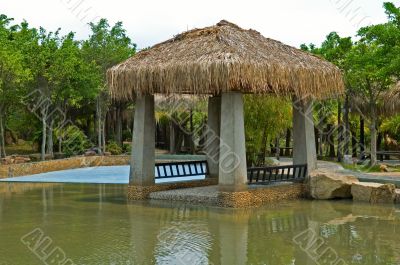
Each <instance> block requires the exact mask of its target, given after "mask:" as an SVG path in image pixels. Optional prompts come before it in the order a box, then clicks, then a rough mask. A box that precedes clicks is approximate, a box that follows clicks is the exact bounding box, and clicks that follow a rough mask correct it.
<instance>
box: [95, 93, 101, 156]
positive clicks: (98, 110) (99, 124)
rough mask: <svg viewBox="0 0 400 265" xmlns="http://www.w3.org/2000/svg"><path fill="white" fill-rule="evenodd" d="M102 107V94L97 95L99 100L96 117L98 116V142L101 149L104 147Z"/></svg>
mask: <svg viewBox="0 0 400 265" xmlns="http://www.w3.org/2000/svg"><path fill="white" fill-rule="evenodd" d="M101 116H102V115H101V107H100V96H99V97H97V102H96V118H97V144H98V148H99V149H100V150H101V149H102V134H101V131H102V126H101V120H102V119H101Z"/></svg>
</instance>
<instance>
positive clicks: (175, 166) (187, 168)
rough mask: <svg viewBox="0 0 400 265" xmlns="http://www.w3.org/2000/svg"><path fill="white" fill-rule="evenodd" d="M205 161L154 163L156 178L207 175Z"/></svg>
mask: <svg viewBox="0 0 400 265" xmlns="http://www.w3.org/2000/svg"><path fill="white" fill-rule="evenodd" d="M208 175H209V171H208V165H207V161H184V162H167V163H157V164H156V179H165V178H181V177H194V176H208Z"/></svg>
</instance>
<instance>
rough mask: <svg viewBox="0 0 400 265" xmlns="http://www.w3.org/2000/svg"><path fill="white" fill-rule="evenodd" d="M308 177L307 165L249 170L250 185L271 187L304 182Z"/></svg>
mask: <svg viewBox="0 0 400 265" xmlns="http://www.w3.org/2000/svg"><path fill="white" fill-rule="evenodd" d="M306 177H307V165H306V164H304V165H288V166H277V167H253V168H248V169H247V178H248V183H249V185H255V184H256V185H257V184H258V185H269V184H272V183H276V182H303V181H304V180H305V178H306Z"/></svg>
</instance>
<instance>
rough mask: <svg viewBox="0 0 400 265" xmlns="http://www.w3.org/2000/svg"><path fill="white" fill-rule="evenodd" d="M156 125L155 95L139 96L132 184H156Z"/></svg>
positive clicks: (133, 143) (130, 178)
mask: <svg viewBox="0 0 400 265" xmlns="http://www.w3.org/2000/svg"><path fill="white" fill-rule="evenodd" d="M154 127H155V117H154V96H153V95H144V96H141V97H139V96H138V98H137V99H136V109H135V121H134V126H133V142H132V160H131V171H130V176H129V184H130V185H137V186H151V185H154V167H155V154H154V152H155V131H154V130H155V128H154Z"/></svg>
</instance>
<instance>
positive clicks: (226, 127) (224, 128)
mask: <svg viewBox="0 0 400 265" xmlns="http://www.w3.org/2000/svg"><path fill="white" fill-rule="evenodd" d="M220 141H221V142H220V162H219V188H220V190H221V191H227V192H232V191H244V190H246V189H247V165H246V146H245V135H244V114H243V95H242V93H239V92H228V93H222V97H221V138H220Z"/></svg>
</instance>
